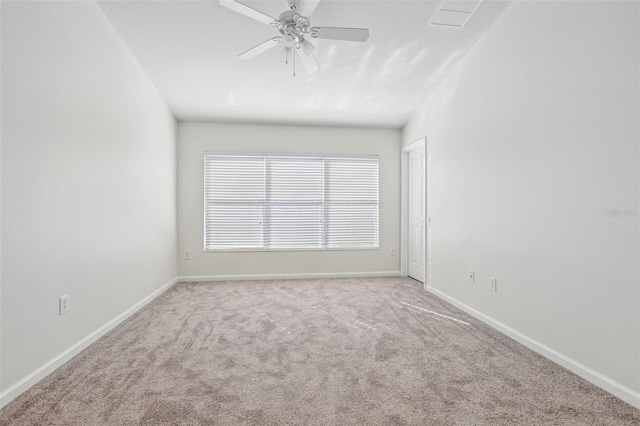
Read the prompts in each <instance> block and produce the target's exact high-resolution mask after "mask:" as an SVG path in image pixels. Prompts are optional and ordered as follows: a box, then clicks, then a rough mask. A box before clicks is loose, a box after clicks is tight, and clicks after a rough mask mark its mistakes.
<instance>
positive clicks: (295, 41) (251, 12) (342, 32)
mask: <svg viewBox="0 0 640 426" xmlns="http://www.w3.org/2000/svg"><path fill="white" fill-rule="evenodd" d="M319 2H320V0H287V1H286V5H287V10H285V11H284V12H282V13H281V14H280V16H279V17H278V18H277V19H275V18H272V17H271V16H269V15H266V14H264V13H262V12H260V11H258V10H255V9H253V8H251V7H249V6H247V5H245V4H242V3H240V2H238V1H235V0H220V5H221V6H224V7H226V8H228V9H231V10H233V11H235V12H238V13H240V14H242V15H245V16H247V17H249V18H252V19H255V20H256V21H260V22H263V23H265V24H267V25H271V26H272V27H274V28H275V29H276V30H278V31H279V32H280V35H279V36H277V37H273V38H272V39H269V40H267V41H265V42H263V43H260V44H259V45H257V46H255V47H253V48H251V49H249V50H247V51H246V52H244V53H242V54H240V55H239V56H238V57H239V58H240V59H244V60H249V59H252V58H255V57H256V56H258V55H259V54H261V53H264V52H266V51H267V50H269V49H272V48H274V47H276V46H279V45H284V47H285V55H286V56H285V57H286V59H287V61H288V58H289V55H290V54H292V51H293V52H295V53H293V54H292V56H293V61H294V62H293V64H294V65H293V75H294V76H295V58H296V56H297V57H298V58H299V60H300V62H302V65H303V66H304V68H305V70H306V71H307V73H308V74H312V73H314V72H316V71H318V70H319V69H320V67H319V66H318V62H317V61H316V58H315V57H314V56H313V50H314V48H315V46H314V45H313V43H311V41H310V40H309V39H310V38H319V39H331V40H344V41H359V42H365V41H367V39H368V38H369V30H368V29H366V28H338V27H312V26H311V24H310V20H309V16H311V14H312V13H313V11H314V10H316V6H318V3H319Z"/></svg>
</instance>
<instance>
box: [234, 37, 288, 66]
mask: <svg viewBox="0 0 640 426" xmlns="http://www.w3.org/2000/svg"><path fill="white" fill-rule="evenodd" d="M279 44H280V43H279V42H278V37H274V38H272V39H271V40H267V41H265V42H264V43H260V44H259V45H257V46H256V47H252V48H251V49H249V50H247V51H246V52H244V53H241V54H240V55H238V58H240V59H244V60H245V61H248V60H249V59H253V58H255V57H256V56H258V55H259V54H261V53H264V52H266V51H267V50H269V49H272V48H274V47H276V46H277V45H279Z"/></svg>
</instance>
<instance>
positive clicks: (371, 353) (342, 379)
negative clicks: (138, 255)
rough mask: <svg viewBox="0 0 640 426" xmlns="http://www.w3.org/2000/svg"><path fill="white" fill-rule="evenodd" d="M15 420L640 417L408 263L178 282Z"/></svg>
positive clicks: (7, 414)
mask: <svg viewBox="0 0 640 426" xmlns="http://www.w3.org/2000/svg"><path fill="white" fill-rule="evenodd" d="M0 424H2V425H130V424H142V425H165V424H166V425H183V424H184V425H528V424H531V425H639V424H640V410H637V409H635V408H633V407H632V406H630V405H628V404H626V403H624V402H622V401H621V400H619V399H617V398H615V397H613V396H611V395H610V394H608V393H606V392H604V391H602V390H600V389H599V388H597V387H596V386H594V385H592V384H590V383H588V382H587V381H585V380H583V379H581V378H579V377H577V376H576V375H574V374H573V373H571V372H569V371H567V370H565V369H564V368H562V367H560V366H558V365H557V364H555V363H553V362H551V361H549V360H547V359H545V358H543V357H541V356H539V355H537V354H536V353H534V352H532V351H530V350H529V349H527V348H525V347H524V346H522V345H520V344H518V343H516V342H515V341H513V340H511V339H509V338H507V337H505V336H504V335H502V334H500V333H499V332H497V331H495V330H493V329H491V328H490V327H488V326H486V325H484V324H483V323H481V322H480V321H477V320H475V319H474V318H472V317H470V316H469V315H467V314H465V313H464V312H461V311H459V310H458V309H456V308H455V307H453V306H451V305H450V304H448V303H446V302H444V301H442V300H440V299H438V298H436V297H434V296H433V295H431V294H429V293H427V292H425V291H423V290H422V288H421V284H419V283H417V282H416V281H414V280H411V279H407V278H375V279H332V280H329V279H327V280H290V281H244V282H221V283H180V284H176V285H175V286H174V287H173V288H171V289H170V290H168V291H167V292H165V293H164V294H163V295H161V296H160V297H158V298H157V299H155V300H154V301H153V302H152V303H150V304H149V305H147V306H146V307H145V308H144V309H142V310H140V311H139V312H138V313H136V314H135V315H133V316H132V317H130V318H129V319H128V320H126V321H125V322H124V323H122V324H121V325H120V326H118V327H117V328H115V329H114V330H112V331H111V332H110V333H108V334H107V335H106V336H104V337H102V338H101V339H100V340H98V341H97V342H96V343H94V344H93V345H91V346H90V347H89V348H87V349H86V350H84V351H83V352H81V353H80V354H79V355H78V356H76V357H75V358H74V359H72V360H71V361H69V362H68V363H66V364H65V365H64V366H62V367H61V368H60V369H58V370H56V371H55V372H54V373H53V374H51V375H49V376H48V377H47V378H45V379H44V380H42V381H41V382H40V383H38V384H37V385H35V386H34V387H32V388H31V389H29V390H28V391H27V392H25V393H23V394H22V395H20V396H19V397H17V398H16V399H15V400H14V401H12V402H11V403H9V404H8V405H7V406H6V407H5V408H4V409H2V410H1V411H0Z"/></svg>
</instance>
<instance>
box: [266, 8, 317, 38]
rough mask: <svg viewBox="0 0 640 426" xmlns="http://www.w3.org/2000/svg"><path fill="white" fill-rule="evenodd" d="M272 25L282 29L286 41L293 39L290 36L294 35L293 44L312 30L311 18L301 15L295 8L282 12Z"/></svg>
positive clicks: (279, 29)
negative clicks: (310, 26)
mask: <svg viewBox="0 0 640 426" xmlns="http://www.w3.org/2000/svg"><path fill="white" fill-rule="evenodd" d="M272 25H273V26H274V27H275V28H277V29H278V31H280V33H281V34H282V36H283V37H284V40H285V42H286V41H287V40H291V38H289V37H288V36H290V37H292V38H293V44H298V43H299V42H301V41H302V40H303V39H304V38H305V36H307V35H308V34H310V32H311V30H310V28H309V18H307V17H305V16H301V15H300V14H298V13H297V12H296V11H295V9H291V10H287V11H285V12H282V13H281V14H280V16H279V17H278V19H277V20H276V21H274V22H273V24H272ZM292 46H293V45H292ZM292 46H289V47H292Z"/></svg>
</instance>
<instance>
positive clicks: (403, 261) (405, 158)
mask: <svg viewBox="0 0 640 426" xmlns="http://www.w3.org/2000/svg"><path fill="white" fill-rule="evenodd" d="M421 148H424V150H425V156H426V153H427V152H426V150H427V138H426V137H424V138H421V139H418V140H417V141H415V142H411V143H410V144H409V145H406V146H403V147H402V154H401V155H400V275H401V276H403V277H406V276H407V275H408V273H409V266H408V265H409V238H408V235H407V233H408V229H409V179H408V176H409V153H410V152H411V151H415V150H417V149H421ZM424 180H425V181H424V184H425V185H424V188H425V190H426V188H427V185H426V183H427V169H426V162H425V170H424ZM426 198H427V197H426V194H425V197H424V200H423V201H424V202H425V207H426V202H427V200H426ZM426 212H427V210H426V208H425V214H426ZM425 219H426V218H425ZM424 241H425V242H426V241H427V239H426V235H425V239H424ZM425 250H426V247H425ZM424 280H425V282H424V284H425V285H426V283H427V270H426V265H425V271H424Z"/></svg>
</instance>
